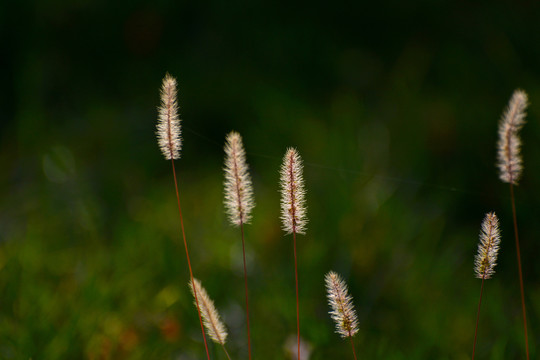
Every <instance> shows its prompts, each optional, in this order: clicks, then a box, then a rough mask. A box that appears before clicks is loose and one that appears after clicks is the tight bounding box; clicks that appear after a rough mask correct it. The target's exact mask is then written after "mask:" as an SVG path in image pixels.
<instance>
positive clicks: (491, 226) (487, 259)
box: [474, 212, 501, 279]
mask: <svg viewBox="0 0 540 360" xmlns="http://www.w3.org/2000/svg"><path fill="white" fill-rule="evenodd" d="M500 243H501V234H500V231H499V219H498V218H497V215H495V213H494V212H491V213H488V214H486V217H485V218H484V220H483V221H482V229H481V230H480V243H479V244H478V254H477V255H476V257H475V258H474V272H475V274H476V277H477V278H479V279H491V277H492V276H493V274H495V270H494V269H495V265H497V255H498V253H499V244H500Z"/></svg>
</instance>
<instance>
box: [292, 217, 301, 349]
mask: <svg viewBox="0 0 540 360" xmlns="http://www.w3.org/2000/svg"><path fill="white" fill-rule="evenodd" d="M293 216H294V215H293ZM293 243H294V279H295V281H296V332H297V337H296V342H297V346H298V360H300V306H299V303H300V302H299V301H298V262H297V256H296V231H293Z"/></svg>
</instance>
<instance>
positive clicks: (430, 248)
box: [0, 0, 540, 360]
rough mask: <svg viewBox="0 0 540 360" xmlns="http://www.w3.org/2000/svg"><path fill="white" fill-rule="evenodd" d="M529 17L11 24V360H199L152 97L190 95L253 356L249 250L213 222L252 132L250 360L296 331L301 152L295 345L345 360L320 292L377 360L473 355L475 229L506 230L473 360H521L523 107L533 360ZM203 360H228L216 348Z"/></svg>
mask: <svg viewBox="0 0 540 360" xmlns="http://www.w3.org/2000/svg"><path fill="white" fill-rule="evenodd" d="M538 15H540V6H539V5H538V4H537V3H534V2H527V1H520V2H499V3H492V2H478V3H474V4H465V3H451V2H444V1H439V2H425V1H416V2H412V3H411V2H408V3H402V2H397V1H390V2H386V3H365V4H363V3H355V4H348V3H345V2H339V3H332V4H330V3H307V2H306V3H301V2H299V3H295V4H290V3H282V4H278V3H270V2H268V3H264V2H261V3H258V4H254V3H244V2H228V3H227V4H226V5H225V4H223V3H221V2H219V1H208V2H205V3H202V2H200V3H199V2H195V3H188V2H176V3H174V4H173V3H169V2H165V1H162V2H155V3H152V4H151V3H146V4H145V3H143V2H127V1H124V2H118V3H116V4H114V5H113V4H110V3H108V2H105V1H80V2H68V1H61V0H59V1H50V2H37V1H35V2H32V1H21V2H17V3H12V2H4V3H2V4H1V5H0V36H1V37H0V38H1V39H2V43H3V44H4V49H3V50H2V54H3V56H2V62H3V63H4V65H5V69H4V75H5V78H4V81H3V82H2V83H3V85H2V90H3V91H2V96H0V118H1V121H0V168H1V169H2V174H3V175H2V176H0V294H1V295H0V358H2V359H29V358H31V359H34V360H36V359H182V360H188V359H202V358H204V357H205V354H204V346H203V344H202V338H201V334H200V329H199V324H198V318H197V313H196V310H195V307H194V306H193V304H192V298H191V294H190V293H189V290H188V287H187V282H188V280H189V274H188V270H187V266H186V261H185V254H184V250H183V245H182V243H181V241H182V239H181V234H180V224H179V222H178V214H177V209H176V199H175V194H174V185H173V180H172V174H171V170H170V164H169V163H168V162H167V161H165V160H164V159H163V158H162V156H161V154H160V151H159V149H158V146H157V143H156V139H155V124H156V121H157V106H158V105H159V86H160V84H161V79H162V77H163V76H164V74H165V73H166V72H170V73H171V74H172V75H173V76H175V77H176V78H177V79H178V82H179V104H180V113H181V118H182V120H183V138H184V148H183V150H182V159H180V160H178V161H177V162H176V166H177V171H178V175H179V183H180V184H179V185H180V197H181V201H182V210H183V212H184V221H185V226H186V235H187V240H188V244H189V246H190V253H191V258H192V263H193V268H194V269H193V270H194V273H195V276H196V277H197V278H199V279H201V281H202V282H203V284H204V286H205V288H206V289H207V290H208V292H209V293H210V295H211V297H212V298H213V299H214V301H215V303H216V306H217V307H218V310H219V311H220V312H221V314H222V317H223V319H224V322H225V323H226V325H227V327H228V329H229V332H230V341H229V343H228V349H229V351H230V353H231V355H232V357H233V358H235V359H240V358H247V345H246V338H245V319H244V293H243V273H242V253H241V242H240V237H239V231H238V229H235V228H232V227H231V226H229V224H228V222H227V218H226V215H225V213H224V207H223V205H222V202H223V194H222V186H223V185H222V183H223V172H222V168H223V157H224V154H223V144H224V138H225V134H226V133H227V132H229V131H230V130H236V131H238V132H240V134H242V136H243V139H244V145H245V148H246V151H247V160H248V163H249V166H250V170H251V175H252V178H253V183H254V191H255V202H256V207H255V209H254V211H253V222H252V224H251V225H250V226H248V227H246V246H247V251H248V254H247V255H248V273H249V286H250V288H249V290H250V305H251V326H252V337H253V355H254V358H256V359H261V360H263V359H283V358H286V350H285V348H284V347H285V343H286V341H287V338H288V337H289V336H290V335H294V334H295V332H296V323H295V322H296V318H295V316H296V315H295V304H294V296H295V292H294V268H293V254H292V240H291V238H290V237H287V236H284V235H283V232H282V231H281V229H280V221H279V193H278V190H279V184H278V180H279V174H278V171H279V166H280V164H281V158H282V156H283V154H284V153H285V149H286V148H287V147H288V146H294V147H296V148H297V149H298V150H299V152H300V154H301V155H302V157H303V159H304V162H305V168H304V176H305V181H306V188H307V206H308V217H309V225H308V231H307V234H306V235H305V236H300V237H299V243H298V251H299V281H300V311H301V318H300V323H301V333H302V337H303V339H304V340H306V341H307V342H308V343H309V344H310V346H311V350H312V353H311V359H314V360H317V359H347V358H352V354H351V350H350V347H349V344H348V343H347V342H346V341H343V340H341V339H340V338H339V336H338V335H337V334H335V333H334V325H333V324H332V322H331V320H330V318H329V316H328V307H327V303H326V294H325V288H324V274H325V273H327V272H328V271H329V270H334V271H337V272H338V273H340V274H341V275H343V276H344V278H345V279H346V281H347V283H348V285H349V288H350V293H351V295H352V296H353V297H354V304H355V306H356V309H357V312H358V315H359V319H360V331H359V333H358V335H357V336H356V338H355V342H356V349H357V353H358V355H359V358H364V359H392V360H393V359H396V360H397V359H408V360H409V359H467V358H469V357H470V354H471V351H472V342H473V337H474V325H475V315H476V309H477V308H476V307H477V302H478V296H479V292H480V281H479V280H478V279H475V278H474V274H473V260H474V255H475V253H476V247H477V243H478V233H479V231H480V222H481V221H482V219H483V216H484V214H485V213H486V212H488V211H495V212H496V213H497V214H498V216H499V218H500V219H501V230H502V243H501V251H500V254H499V262H498V263H499V264H498V266H497V268H496V274H495V276H494V278H493V279H492V280H490V281H489V282H486V285H485V289H484V290H485V292H484V300H483V304H482V311H481V317H480V325H479V337H478V345H477V356H478V358H484V359H521V358H524V346H523V328H522V323H521V308H520V298H519V285H518V277H517V276H518V275H517V265H516V255H515V246H514V243H513V239H512V236H513V233H512V222H511V216H512V213H511V208H510V199H509V194H508V188H507V186H506V185H505V184H502V183H501V182H500V181H499V179H498V176H497V171H496V169H495V144H496V140H497V125H498V121H499V118H500V116H501V114H502V111H503V109H504V107H505V106H506V104H507V101H508V99H509V97H510V95H511V94H512V92H513V90H514V89H515V88H518V87H519V88H522V89H524V90H525V91H526V92H527V93H528V94H529V98H530V103H531V104H530V107H529V110H528V116H527V124H526V125H525V127H524V129H523V131H522V138H523V142H524V145H523V158H524V166H525V170H524V175H523V179H522V181H521V183H520V186H519V187H518V188H517V189H516V196H517V214H518V224H519V229H520V236H521V246H522V261H523V266H524V268H523V270H524V280H525V294H526V303H527V311H528V321H529V341H530V346H531V357H532V358H536V357H537V356H538V353H539V352H538V350H537V345H538V344H539V340H540V325H539V324H540V285H539V281H538V279H539V276H540V266H539V265H538V261H537V259H536V257H537V254H538V251H539V250H540V245H539V242H538V237H539V230H538V220H537V214H538V213H539V211H540V187H539V186H538V184H540V166H538V165H539V164H540V162H539V160H538V159H540V147H539V146H538V143H539V141H538V140H539V139H540V125H539V122H538V119H539V118H540V67H539V64H540V48H539V47H538V46H537V44H539V43H540V23H539V22H538ZM211 355H212V358H213V359H224V358H225V357H224V355H223V354H222V351H221V349H220V348H219V347H214V346H212V347H211Z"/></svg>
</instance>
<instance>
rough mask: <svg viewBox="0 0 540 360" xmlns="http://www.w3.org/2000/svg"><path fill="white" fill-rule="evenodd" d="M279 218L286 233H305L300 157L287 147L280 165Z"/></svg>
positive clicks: (296, 152) (303, 191) (304, 207)
mask: <svg viewBox="0 0 540 360" xmlns="http://www.w3.org/2000/svg"><path fill="white" fill-rule="evenodd" d="M280 183H281V220H282V224H283V231H285V232H286V233H287V234H292V233H293V232H294V233H298V234H305V233H306V227H307V223H308V221H307V215H306V212H307V211H306V206H305V196H306V191H305V190H304V178H303V175H302V159H301V158H300V155H299V154H298V151H296V149H293V148H289V149H287V152H286V154H285V156H284V157H283V164H282V165H281V181H280Z"/></svg>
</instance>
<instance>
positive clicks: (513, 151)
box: [497, 90, 527, 185]
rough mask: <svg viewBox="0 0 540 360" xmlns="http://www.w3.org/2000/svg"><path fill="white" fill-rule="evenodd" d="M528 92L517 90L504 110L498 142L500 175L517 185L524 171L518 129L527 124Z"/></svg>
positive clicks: (504, 180)
mask: <svg viewBox="0 0 540 360" xmlns="http://www.w3.org/2000/svg"><path fill="white" fill-rule="evenodd" d="M526 108H527V94H526V93H525V92H524V91H523V90H516V91H514V94H513V95H512V98H511V99H510V102H509V103H508V107H507V108H506V110H505V111H504V114H503V116H502V118H501V121H500V124H499V142H498V144H497V149H498V153H497V157H498V158H497V166H498V167H499V177H500V178H501V180H502V181H503V182H505V183H510V184H513V185H517V184H518V181H519V179H520V178H521V173H522V171H523V160H522V158H521V154H520V150H521V139H520V137H519V136H518V131H519V130H521V128H522V127H523V125H524V124H525V109H526Z"/></svg>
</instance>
